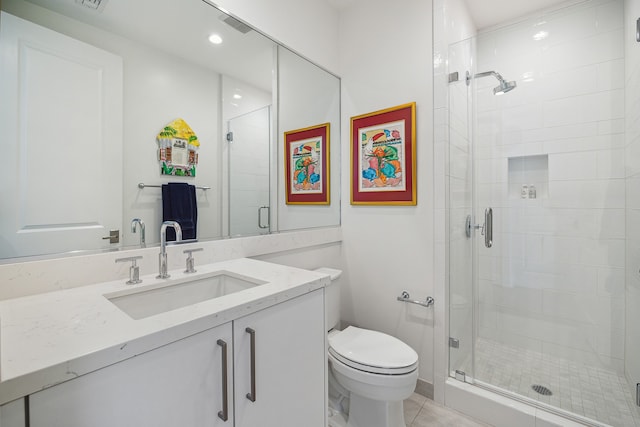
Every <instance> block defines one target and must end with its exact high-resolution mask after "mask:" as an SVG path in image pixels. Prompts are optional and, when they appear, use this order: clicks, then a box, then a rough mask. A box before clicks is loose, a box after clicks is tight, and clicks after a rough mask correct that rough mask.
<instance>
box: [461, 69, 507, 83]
mask: <svg viewBox="0 0 640 427" xmlns="http://www.w3.org/2000/svg"><path fill="white" fill-rule="evenodd" d="M487 76H494V77H495V78H496V79H498V81H499V82H500V83H504V82H505V81H504V78H503V77H502V76H501V75H500V73H496V72H495V71H484V72H482V73H476V74H474V75H473V77H472V76H471V74H467V86H469V85H470V84H471V79H477V78H480V77H487Z"/></svg>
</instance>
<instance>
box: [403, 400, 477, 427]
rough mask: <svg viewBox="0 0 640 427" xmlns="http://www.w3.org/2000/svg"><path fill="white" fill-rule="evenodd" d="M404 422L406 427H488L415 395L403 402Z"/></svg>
mask: <svg viewBox="0 0 640 427" xmlns="http://www.w3.org/2000/svg"><path fill="white" fill-rule="evenodd" d="M404 420H405V422H406V423H407V427H427V426H429V427H431V426H447V427H452V426H455V427H488V424H483V423H481V422H479V421H475V420H473V419H472V418H469V417H467V416H466V415H463V414H461V413H459V412H456V411H454V410H453V409H450V408H446V407H444V406H442V405H439V404H437V403H436V402H434V401H433V400H431V399H428V398H426V397H424V396H421V395H419V394H417V393H413V395H412V396H411V397H410V398H408V399H407V400H405V401H404Z"/></svg>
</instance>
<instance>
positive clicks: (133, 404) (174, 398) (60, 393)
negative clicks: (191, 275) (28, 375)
mask: <svg viewBox="0 0 640 427" xmlns="http://www.w3.org/2000/svg"><path fill="white" fill-rule="evenodd" d="M219 340H222V341H224V342H225V343H227V351H228V358H227V366H226V368H227V372H228V373H229V381H228V385H227V393H231V392H232V390H233V388H232V386H231V385H232V384H231V378H232V377H231V372H232V366H231V363H232V353H231V343H232V329H231V324H230V323H229V324H225V325H221V326H218V327H216V328H213V329H209V330H206V331H204V332H201V333H199V334H196V335H193V336H190V337H187V338H184V339H182V340H180V341H176V342H173V343H171V344H168V345H165V346H163V347H160V348H157V349H155V350H153V351H149V352H147V353H143V354H141V355H138V356H136V357H133V358H131V359H127V360H124V361H122V362H120V363H116V364H115V365H111V366H108V367H106V368H103V369H100V370H98V371H95V372H92V373H90V374H87V375H83V376H80V377H78V378H76V379H74V380H71V381H67V382H64V383H62V384H59V385H57V386H54V387H50V388H47V389H45V390H43V391H40V392H38V393H34V394H32V395H31V396H30V397H29V415H30V427H115V426H119V427H125V426H126V427H128V426H131V427H134V426H135V427H142V426H149V427H151V426H154V427H175V426H205V425H206V426H216V427H218V426H229V425H233V419H232V418H233V411H232V410H231V408H229V411H228V414H229V415H228V416H229V421H231V423H229V422H226V423H225V422H224V421H223V420H222V419H220V417H218V411H221V410H223V393H222V387H221V384H222V383H223V381H222V380H223V378H222V375H223V368H222V362H223V359H224V354H223V353H224V349H223V346H221V345H219V344H218V341H219ZM228 396H231V394H228ZM229 404H230V403H229Z"/></svg>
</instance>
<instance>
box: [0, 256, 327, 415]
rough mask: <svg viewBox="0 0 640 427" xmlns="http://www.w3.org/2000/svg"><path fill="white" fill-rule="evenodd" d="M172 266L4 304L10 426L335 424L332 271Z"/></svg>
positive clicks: (0, 394) (1, 387)
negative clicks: (327, 307) (330, 417)
mask: <svg viewBox="0 0 640 427" xmlns="http://www.w3.org/2000/svg"><path fill="white" fill-rule="evenodd" d="M170 273H171V274H172V277H171V278H169V279H164V280H162V279H156V278H155V276H154V275H149V276H145V277H142V279H143V283H141V284H139V285H133V286H131V285H126V284H125V281H124V280H120V281H117V282H106V283H99V284H95V285H88V286H83V287H80V288H74V289H70V290H64V291H56V292H50V293H46V294H39V295H35V296H30V297H24V298H16V299H13V300H6V301H2V302H0V326H1V329H0V334H1V338H2V346H1V347H0V353H1V362H0V403H2V406H1V407H0V425H1V426H2V427H24V426H26V425H29V426H32V427H55V426H60V427H74V426H77V427H86V426H88V425H90V426H92V427H101V426H105V427H107V426H110V427H111V426H167V427H169V426H177V425H182V426H202V425H207V426H242V427H245V426H247V427H250V426H256V427H258V426H260V427H268V426H274V427H275V426H278V427H282V426H291V427H294V426H300V425H308V426H322V425H326V424H324V423H325V413H326V398H325V395H326V393H325V386H326V351H325V349H326V334H325V320H324V287H325V286H326V285H327V284H329V277H328V276H323V275H321V274H319V273H314V272H310V271H306V270H301V269H296V268H291V267H286V266H282V265H276V264H270V263H266V262H262V261H257V260H251V259H236V260H232V261H225V262H219V263H215V264H209V265H205V266H199V268H198V272H197V273H195V274H190V275H189V274H186V273H183V272H181V271H171V272H170ZM216 292H217V294H216ZM27 420H28V421H27Z"/></svg>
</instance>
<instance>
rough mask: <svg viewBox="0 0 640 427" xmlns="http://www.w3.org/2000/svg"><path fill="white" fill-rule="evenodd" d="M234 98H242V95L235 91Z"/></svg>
mask: <svg viewBox="0 0 640 427" xmlns="http://www.w3.org/2000/svg"><path fill="white" fill-rule="evenodd" d="M233 99H242V95H240V94H239V93H234V94H233Z"/></svg>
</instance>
